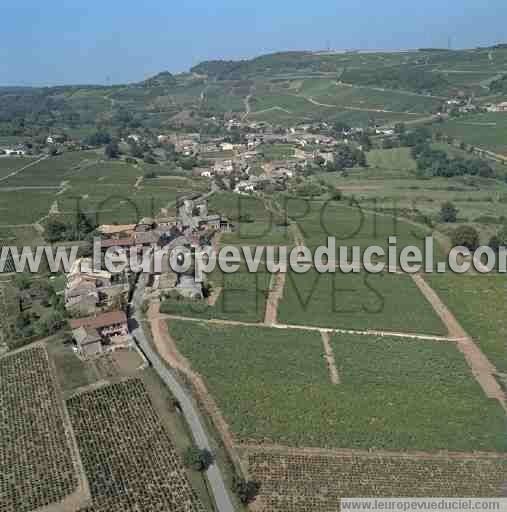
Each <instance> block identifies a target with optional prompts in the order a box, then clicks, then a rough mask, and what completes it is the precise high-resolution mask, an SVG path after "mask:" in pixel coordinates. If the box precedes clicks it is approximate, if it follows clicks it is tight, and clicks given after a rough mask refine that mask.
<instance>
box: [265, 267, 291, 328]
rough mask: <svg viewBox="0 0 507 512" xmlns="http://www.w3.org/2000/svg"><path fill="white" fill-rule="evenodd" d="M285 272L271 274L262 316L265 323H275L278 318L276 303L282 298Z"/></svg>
mask: <svg viewBox="0 0 507 512" xmlns="http://www.w3.org/2000/svg"><path fill="white" fill-rule="evenodd" d="M286 276H287V274H286V273H285V272H279V273H278V274H272V275H271V283H270V286H269V296H268V300H267V301H266V313H265V316H264V324H265V325H274V324H276V319H277V318H278V304H279V302H280V301H281V300H282V298H283V290H284V287H285V277H286Z"/></svg>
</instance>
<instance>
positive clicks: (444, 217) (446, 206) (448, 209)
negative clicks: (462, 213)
mask: <svg viewBox="0 0 507 512" xmlns="http://www.w3.org/2000/svg"><path fill="white" fill-rule="evenodd" d="M457 218H458V210H457V208H456V207H455V206H454V205H453V204H452V203H451V202H450V201H447V202H446V203H443V204H442V207H441V208H440V220H441V221H442V222H456V220H457Z"/></svg>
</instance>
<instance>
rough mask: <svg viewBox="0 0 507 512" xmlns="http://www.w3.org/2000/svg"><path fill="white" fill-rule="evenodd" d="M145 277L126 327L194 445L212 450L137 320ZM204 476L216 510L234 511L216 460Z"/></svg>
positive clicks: (185, 397) (189, 401)
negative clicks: (166, 390) (173, 401)
mask: <svg viewBox="0 0 507 512" xmlns="http://www.w3.org/2000/svg"><path fill="white" fill-rule="evenodd" d="M146 278H147V275H146V274H141V276H140V277H139V281H138V283H137V286H136V288H135V290H134V294H133V297H132V301H131V303H130V305H129V306H130V307H129V327H130V331H131V333H132V335H133V336H134V337H135V339H136V341H137V343H138V344H139V346H140V347H141V349H142V351H143V352H144V354H145V355H146V357H147V358H148V360H149V361H150V363H151V364H152V366H153V368H154V370H155V371H156V372H157V373H158V375H159V376H160V378H161V379H162V380H163V382H164V383H165V384H166V386H167V387H168V388H169V389H170V390H171V392H172V393H173V395H174V397H175V398H176V400H178V402H179V404H180V406H181V410H182V412H183V415H184V416H185V419H186V421H187V424H188V426H189V428H190V430H191V431H192V436H193V437H194V441H195V444H196V446H197V447H199V448H201V449H206V450H209V451H212V450H211V443H210V440H209V438H208V436H207V434H206V432H205V430H204V428H203V426H202V422H201V420H200V418H199V414H198V412H197V410H196V408H195V407H194V404H193V402H192V399H191V398H190V396H189V395H188V393H187V391H186V390H185V388H184V387H183V386H182V385H181V384H180V383H179V382H178V380H177V379H176V378H175V376H174V373H173V372H172V371H171V370H170V369H168V368H167V366H165V365H164V363H163V362H162V359H161V358H160V356H159V355H158V354H157V352H156V351H155V350H153V349H152V347H151V345H150V344H149V342H148V339H147V338H146V335H145V333H144V330H143V327H142V323H141V322H142V318H141V306H142V303H143V296H144V288H145V286H146ZM207 477H208V482H209V484H210V487H211V490H212V492H213V495H214V498H215V504H216V507H217V509H218V511H219V512H235V509H234V506H233V504H232V501H231V498H230V496H229V493H228V492H227V489H226V486H225V482H224V479H223V476H222V473H221V471H220V468H219V467H218V466H217V465H216V464H213V465H212V466H210V468H209V469H208V471H207Z"/></svg>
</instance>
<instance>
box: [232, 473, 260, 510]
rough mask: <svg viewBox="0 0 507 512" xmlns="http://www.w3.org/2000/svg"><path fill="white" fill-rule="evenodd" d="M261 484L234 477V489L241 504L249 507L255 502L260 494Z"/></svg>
mask: <svg viewBox="0 0 507 512" xmlns="http://www.w3.org/2000/svg"><path fill="white" fill-rule="evenodd" d="M260 488H261V484H260V483H259V482H255V481H253V480H245V479H244V478H239V477H237V476H235V477H234V479H233V482H232V489H233V491H234V492H235V493H236V494H237V495H238V497H239V499H240V501H241V503H243V504H244V505H248V504H249V503H252V501H254V500H255V498H256V497H257V495H258V494H259V490H260Z"/></svg>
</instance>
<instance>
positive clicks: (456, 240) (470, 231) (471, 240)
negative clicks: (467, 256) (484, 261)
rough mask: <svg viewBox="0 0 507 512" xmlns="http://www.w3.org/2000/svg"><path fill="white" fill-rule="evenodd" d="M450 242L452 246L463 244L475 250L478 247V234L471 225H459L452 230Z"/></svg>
mask: <svg viewBox="0 0 507 512" xmlns="http://www.w3.org/2000/svg"><path fill="white" fill-rule="evenodd" d="M452 244H453V246H454V247H458V246H463V247H466V248H467V249H469V250H470V251H475V249H477V247H479V234H478V233H477V230H476V229H475V228H474V227H472V226H460V227H459V228H457V229H455V230H454V233H453V235H452Z"/></svg>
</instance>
